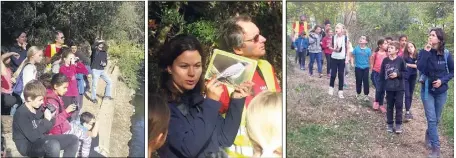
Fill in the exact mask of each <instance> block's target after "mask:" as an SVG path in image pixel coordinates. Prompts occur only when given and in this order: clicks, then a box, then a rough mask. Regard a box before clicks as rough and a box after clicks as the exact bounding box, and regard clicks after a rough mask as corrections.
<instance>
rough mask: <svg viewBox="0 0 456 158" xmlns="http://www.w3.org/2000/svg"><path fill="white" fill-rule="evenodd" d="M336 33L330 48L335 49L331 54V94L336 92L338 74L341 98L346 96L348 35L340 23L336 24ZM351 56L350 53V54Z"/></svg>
mask: <svg viewBox="0 0 456 158" xmlns="http://www.w3.org/2000/svg"><path fill="white" fill-rule="evenodd" d="M335 30H336V35H335V36H333V37H332V41H333V42H332V45H331V47H330V49H331V50H332V51H333V53H332V54H331V79H330V81H329V90H328V93H329V95H333V93H334V82H335V80H336V74H337V77H338V78H339V92H338V94H339V98H344V94H343V88H344V87H343V86H344V69H345V64H346V63H348V58H346V54H347V52H348V51H347V47H348V40H347V36H346V35H344V34H343V31H344V25H343V24H341V23H338V24H337V25H336V29H335ZM349 56H350V55H349Z"/></svg>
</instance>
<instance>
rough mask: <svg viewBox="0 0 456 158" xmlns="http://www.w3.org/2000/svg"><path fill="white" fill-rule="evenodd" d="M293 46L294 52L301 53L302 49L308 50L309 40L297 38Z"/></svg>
mask: <svg viewBox="0 0 456 158" xmlns="http://www.w3.org/2000/svg"><path fill="white" fill-rule="evenodd" d="M294 46H295V48H296V52H303V51H304V49H307V48H309V38H307V37H298V39H296V40H295V42H294Z"/></svg>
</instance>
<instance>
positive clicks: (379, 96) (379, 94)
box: [371, 71, 385, 105]
mask: <svg viewBox="0 0 456 158" xmlns="http://www.w3.org/2000/svg"><path fill="white" fill-rule="evenodd" d="M371 80H372V83H373V84H374V87H375V102H378V104H379V105H383V101H384V99H385V91H382V90H381V88H380V86H381V85H380V73H378V72H376V71H372V73H371Z"/></svg>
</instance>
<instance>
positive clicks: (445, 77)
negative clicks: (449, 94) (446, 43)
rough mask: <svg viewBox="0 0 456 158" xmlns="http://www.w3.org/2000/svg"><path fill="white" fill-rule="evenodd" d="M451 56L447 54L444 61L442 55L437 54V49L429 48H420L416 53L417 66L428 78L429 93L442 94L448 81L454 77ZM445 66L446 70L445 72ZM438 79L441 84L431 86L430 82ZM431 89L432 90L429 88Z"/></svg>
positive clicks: (446, 88) (446, 87)
mask: <svg viewBox="0 0 456 158" xmlns="http://www.w3.org/2000/svg"><path fill="white" fill-rule="evenodd" d="M453 63H454V61H453V57H452V56H451V54H450V55H448V58H447V63H445V57H444V55H437V50H435V49H431V51H430V52H428V51H426V50H424V49H422V50H420V52H419V55H418V62H417V68H418V70H419V71H420V72H421V73H422V74H424V75H426V76H427V77H428V78H429V82H430V83H429V87H428V88H429V89H430V90H429V93H431V94H442V93H444V92H446V91H447V90H448V82H449V81H450V80H451V79H453V77H454V66H453ZM447 66H448V71H449V73H448V72H447V69H446V68H447ZM437 79H440V80H441V81H442V85H441V86H440V87H439V88H435V89H434V88H433V87H432V82H433V81H435V80H437ZM431 89H433V90H431Z"/></svg>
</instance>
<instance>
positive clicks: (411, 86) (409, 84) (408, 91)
mask: <svg viewBox="0 0 456 158" xmlns="http://www.w3.org/2000/svg"><path fill="white" fill-rule="evenodd" d="M416 78H417V75H416V74H415V75H410V76H409V78H408V79H405V111H410V108H411V107H412V98H413V91H415V84H416Z"/></svg>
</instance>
